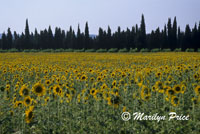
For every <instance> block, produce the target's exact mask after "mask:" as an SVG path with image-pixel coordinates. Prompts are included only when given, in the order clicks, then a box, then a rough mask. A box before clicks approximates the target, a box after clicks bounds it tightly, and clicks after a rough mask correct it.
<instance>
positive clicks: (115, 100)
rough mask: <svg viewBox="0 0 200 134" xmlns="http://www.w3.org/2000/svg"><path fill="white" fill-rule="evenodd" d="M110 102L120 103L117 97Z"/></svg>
mask: <svg viewBox="0 0 200 134" xmlns="http://www.w3.org/2000/svg"><path fill="white" fill-rule="evenodd" d="M112 102H113V104H119V102H120V100H119V97H118V96H117V97H115V98H114V99H113V101H112Z"/></svg>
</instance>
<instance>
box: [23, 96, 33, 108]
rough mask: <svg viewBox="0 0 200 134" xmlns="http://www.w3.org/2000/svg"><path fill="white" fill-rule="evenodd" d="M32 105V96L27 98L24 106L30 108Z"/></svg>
mask: <svg viewBox="0 0 200 134" xmlns="http://www.w3.org/2000/svg"><path fill="white" fill-rule="evenodd" d="M31 103H32V99H31V97H30V96H27V97H26V98H25V99H24V105H25V106H29V105H30V104H31Z"/></svg>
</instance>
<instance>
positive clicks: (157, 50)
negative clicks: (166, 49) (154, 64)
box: [151, 48, 160, 52]
mask: <svg viewBox="0 0 200 134" xmlns="http://www.w3.org/2000/svg"><path fill="white" fill-rule="evenodd" d="M151 52H160V48H154V49H151Z"/></svg>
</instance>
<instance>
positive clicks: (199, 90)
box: [194, 85, 200, 96]
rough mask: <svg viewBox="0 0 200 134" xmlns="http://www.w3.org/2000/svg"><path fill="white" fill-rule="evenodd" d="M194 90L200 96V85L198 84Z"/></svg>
mask: <svg viewBox="0 0 200 134" xmlns="http://www.w3.org/2000/svg"><path fill="white" fill-rule="evenodd" d="M194 91H195V93H196V95H197V96H199V95H200V85H199V86H196V87H195V89H194Z"/></svg>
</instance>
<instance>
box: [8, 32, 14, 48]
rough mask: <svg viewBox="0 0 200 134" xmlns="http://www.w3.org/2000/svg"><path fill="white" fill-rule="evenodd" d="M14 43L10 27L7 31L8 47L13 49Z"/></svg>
mask: <svg viewBox="0 0 200 134" xmlns="http://www.w3.org/2000/svg"><path fill="white" fill-rule="evenodd" d="M12 44H13V37H12V33H11V31H10V28H8V31H7V49H11V48H12Z"/></svg>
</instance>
